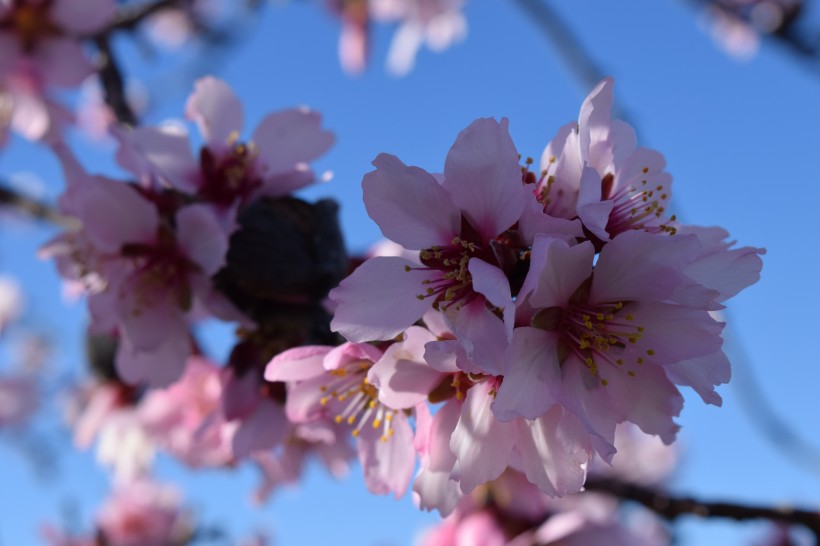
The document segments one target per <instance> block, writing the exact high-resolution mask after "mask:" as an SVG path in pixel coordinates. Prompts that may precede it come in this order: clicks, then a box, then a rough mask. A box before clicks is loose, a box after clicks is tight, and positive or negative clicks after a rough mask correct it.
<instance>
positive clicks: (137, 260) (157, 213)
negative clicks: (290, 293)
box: [42, 148, 238, 386]
mask: <svg viewBox="0 0 820 546" xmlns="http://www.w3.org/2000/svg"><path fill="white" fill-rule="evenodd" d="M58 151H59V152H60V157H61V159H62V161H63V165H64V169H65V173H66V178H67V182H68V187H67V190H66V192H65V194H64V195H63V196H62V197H61V200H60V207H61V210H62V211H63V212H65V213H66V214H69V215H71V216H73V217H75V218H77V219H78V220H80V221H81V222H82V228H81V229H79V230H75V231H68V232H66V233H64V234H63V235H61V236H59V237H58V238H57V239H56V240H55V241H54V242H52V243H50V244H49V245H48V246H47V247H46V249H45V250H44V251H43V252H42V255H44V256H45V257H55V258H56V260H57V266H58V269H59V270H60V272H61V274H62V275H63V276H64V277H66V278H68V279H71V280H75V281H81V282H83V284H84V285H85V287H86V291H87V293H88V298H89V308H90V310H91V314H92V318H93V320H94V322H93V325H92V327H93V328H94V329H95V330H96V331H97V332H116V333H118V334H119V338H120V343H119V350H118V352H117V359H116V365H117V370H118V374H119V377H121V378H122V379H123V380H125V381H126V382H128V383H132V384H135V383H138V382H143V381H144V382H147V383H149V384H151V385H154V386H159V385H167V384H169V383H171V382H173V381H174V380H175V379H177V378H178V377H179V376H180V375H181V374H182V371H183V369H184V367H185V359H186V358H187V356H188V355H189V354H190V353H191V344H190V339H189V332H188V324H189V320H190V319H191V315H193V313H194V311H196V310H199V311H202V310H205V309H208V310H210V311H211V312H212V313H213V314H216V315H219V316H227V315H224V313H225V312H226V310H229V312H233V313H235V311H233V310H232V309H231V308H230V306H229V305H228V304H227V302H224V300H223V299H222V298H220V297H219V296H218V294H217V293H216V292H215V289H214V288H213V286H212V284H211V280H210V277H211V275H213V274H214V273H216V271H217V270H219V269H220V267H221V266H222V265H223V263H224V260H225V254H226V252H227V249H228V233H226V231H225V229H224V225H222V224H221V222H220V220H219V218H218V216H217V214H216V213H214V211H213V210H212V209H211V207H209V206H208V205H205V204H197V203H195V204H191V205H188V206H177V207H172V208H170V210H169V209H166V208H163V207H162V206H161V205H162V202H161V196H160V195H158V194H155V193H151V192H150V190H144V189H142V188H139V187H138V186H135V185H132V184H124V183H121V182H118V181H115V180H111V179H108V178H104V177H101V176H90V175H88V174H87V173H85V172H84V171H83V170H82V169H81V167H80V166H79V165H77V164H76V161H75V160H74V158H73V157H72V156H71V155H70V154H69V153H68V152H67V150H65V149H64V148H58ZM158 201H159V202H158ZM237 315H238V313H237ZM230 318H232V317H230Z"/></svg>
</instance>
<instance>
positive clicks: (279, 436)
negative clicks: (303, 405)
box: [232, 399, 289, 459]
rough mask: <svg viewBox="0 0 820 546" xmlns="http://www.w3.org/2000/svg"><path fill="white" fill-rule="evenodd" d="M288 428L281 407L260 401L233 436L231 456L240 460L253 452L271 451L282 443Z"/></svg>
mask: <svg viewBox="0 0 820 546" xmlns="http://www.w3.org/2000/svg"><path fill="white" fill-rule="evenodd" d="M288 428H289V423H288V419H287V417H285V412H284V410H283V409H282V406H280V405H279V404H277V403H276V402H274V401H273V400H266V399H260V400H259V405H258V406H257V408H256V411H254V412H253V413H252V414H251V415H250V417H248V418H247V419H245V420H244V421H242V423H241V424H240V425H239V428H238V429H237V430H236V433H235V434H234V437H233V441H232V450H233V454H234V456H235V457H236V458H237V459H242V458H244V457H247V456H249V455H250V454H251V453H253V452H255V451H263V450H268V449H272V448H274V447H276V446H277V445H279V444H280V443H282V440H284V438H285V435H286V433H287V432H288Z"/></svg>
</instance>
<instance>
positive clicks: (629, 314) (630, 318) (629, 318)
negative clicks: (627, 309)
mask: <svg viewBox="0 0 820 546" xmlns="http://www.w3.org/2000/svg"><path fill="white" fill-rule="evenodd" d="M626 320H635V316H634V315H633V314H632V313H627V314H626Z"/></svg>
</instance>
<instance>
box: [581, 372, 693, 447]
mask: <svg viewBox="0 0 820 546" xmlns="http://www.w3.org/2000/svg"><path fill="white" fill-rule="evenodd" d="M631 371H632V372H633V374H632V375H629V374H627V370H625V369H610V372H609V373H604V372H602V373H601V376H602V377H603V378H605V379H606V380H607V381H608V384H607V385H606V386H605V387H604V386H602V387H601V388H600V389H598V392H595V393H590V395H592V396H600V397H606V399H607V400H608V401H609V404H610V406H611V407H612V408H613V410H614V411H615V413H617V414H619V415H622V416H623V417H624V418H625V420H627V421H630V422H632V423H635V424H636V425H638V426H639V427H640V428H641V430H643V431H644V432H645V433H647V434H655V435H658V436H660V437H661V439H662V440H663V441H664V442H665V443H667V444H669V443H672V441H673V440H674V439H675V435H676V434H677V431H678V429H679V428H680V427H679V426H678V425H677V424H676V423H675V422H674V420H673V418H674V417H676V416H677V415H679V414H680V411H681V409H682V408H683V397H682V396H681V395H680V392H678V389H677V388H676V387H675V386H674V385H673V384H672V382H671V381H669V379H668V378H667V376H666V373H665V372H664V371H663V369H662V367H660V366H654V365H649V364H645V365H643V366H636V367H634V368H632V370H631Z"/></svg>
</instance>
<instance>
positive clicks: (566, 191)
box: [536, 78, 675, 242]
mask: <svg viewBox="0 0 820 546" xmlns="http://www.w3.org/2000/svg"><path fill="white" fill-rule="evenodd" d="M613 87H614V83H613V80H612V79H611V78H606V79H604V80H603V81H601V83H599V84H598V86H597V87H596V88H595V89H593V90H592V92H591V93H590V94H589V96H588V97H587V98H586V100H585V101H584V103H583V105H582V106H581V113H580V115H579V118H578V122H577V123H576V122H573V123H570V124H568V125H565V126H564V127H562V128H561V129H560V130H559V131H558V134H557V135H556V136H555V137H554V138H553V139H552V141H551V142H550V143H549V144H548V145H547V148H546V149H545V150H544V153H543V155H542V158H541V173H542V175H541V178H540V180H539V181H538V183H537V186H536V197H537V198H538V200H539V201H540V202H541V203H542V204H543V206H544V211H545V212H546V213H548V214H550V215H553V216H557V217H561V218H569V219H572V218H575V217H576V216H577V217H579V218H580V219H581V221H582V222H583V224H584V227H585V228H586V229H587V230H588V231H589V232H590V233H591V234H592V235H594V236H595V237H597V238H598V239H600V240H601V241H604V242H606V241H608V240H609V239H610V238H611V237H614V236H615V235H617V234H619V233H622V232H623V231H626V230H630V229H639V230H644V231H648V232H650V233H674V231H675V230H674V228H673V227H671V226H670V225H669V223H670V222H671V221H674V217H668V216H667V214H666V210H667V206H668V203H669V200H670V199H671V183H672V177H671V176H670V175H669V173H667V172H665V170H664V168H665V166H666V162H665V160H664V158H663V156H662V155H661V154H660V153H658V152H656V151H654V150H649V149H647V148H638V147H637V141H636V137H635V132H634V130H633V129H632V127H630V126H629V125H628V124H627V123H625V122H623V121H621V120H617V119H612V104H613Z"/></svg>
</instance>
